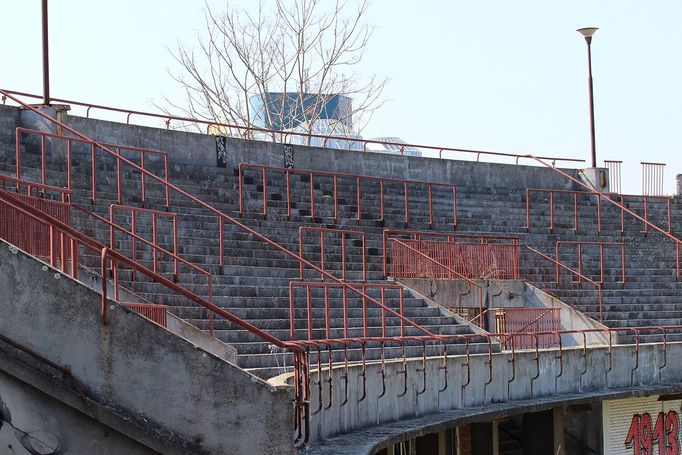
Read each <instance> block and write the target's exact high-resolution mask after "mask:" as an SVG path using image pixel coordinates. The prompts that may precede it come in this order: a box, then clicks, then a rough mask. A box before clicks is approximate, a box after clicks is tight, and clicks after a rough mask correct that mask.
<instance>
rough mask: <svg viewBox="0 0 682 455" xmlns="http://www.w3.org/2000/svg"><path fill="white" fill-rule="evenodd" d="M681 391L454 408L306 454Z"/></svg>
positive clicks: (363, 450) (365, 454)
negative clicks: (569, 407) (565, 406)
mask: <svg viewBox="0 0 682 455" xmlns="http://www.w3.org/2000/svg"><path fill="white" fill-rule="evenodd" d="M681 391H682V383H678V384H671V385H667V386H651V387H638V388H628V389H622V390H618V391H606V392H594V393H589V392H588V393H581V394H566V395H562V396H557V397H551V398H541V399H535V400H521V401H514V402H512V403H492V404H488V405H486V406H483V407H476V408H468V409H458V410H453V411H448V412H441V413H438V414H430V415H427V416H421V417H415V418H413V419H404V420H401V421H399V422H393V423H389V424H386V425H381V426H374V427H370V428H366V429H363V430H358V431H354V432H351V433H348V434H344V435H340V436H335V437H333V438H329V439H327V440H325V441H318V442H314V443H312V444H310V446H309V447H308V451H307V453H310V454H316V455H371V454H374V453H376V452H377V451H379V450H381V449H383V448H385V447H387V446H389V445H390V444H395V443H397V442H399V441H404V440H406V439H411V438H415V437H418V436H422V435H425V434H428V433H434V432H438V431H443V430H447V429H450V428H454V427H457V426H461V425H466V424H468V423H472V422H487V421H490V420H493V419H499V418H502V417H506V416H510V415H514V414H520V413H526V412H538V411H543V410H546V409H551V408H553V407H556V406H564V405H574V404H586V403H597V402H601V401H603V400H615V399H618V398H630V397H641V396H648V395H657V394H675V393H680V392H681Z"/></svg>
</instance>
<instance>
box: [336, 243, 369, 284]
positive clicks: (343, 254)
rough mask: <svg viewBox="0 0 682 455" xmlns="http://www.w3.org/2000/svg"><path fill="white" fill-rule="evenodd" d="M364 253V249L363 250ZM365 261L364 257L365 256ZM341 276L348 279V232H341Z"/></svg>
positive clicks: (344, 279)
mask: <svg viewBox="0 0 682 455" xmlns="http://www.w3.org/2000/svg"><path fill="white" fill-rule="evenodd" d="M363 254H364V251H363ZM363 262H364V257H363ZM341 277H342V279H343V281H346V233H345V232H341Z"/></svg>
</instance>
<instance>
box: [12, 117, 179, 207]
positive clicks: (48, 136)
mask: <svg viewBox="0 0 682 455" xmlns="http://www.w3.org/2000/svg"><path fill="white" fill-rule="evenodd" d="M22 135H35V136H39V137H40V163H41V165H40V181H41V183H42V184H43V185H46V184H47V181H46V180H47V161H46V158H47V141H48V140H54V141H65V142H66V182H65V183H66V187H67V188H68V189H69V190H71V189H72V175H71V174H72V161H73V153H74V152H73V145H74V144H85V145H87V146H88V147H89V148H90V160H91V163H90V172H91V191H92V202H93V203H94V202H95V200H96V197H97V166H96V164H97V149H98V148H101V147H98V145H97V144H95V143H93V142H92V141H89V140H85V139H80V138H74V137H68V136H60V135H58V134H52V133H46V132H44V131H38V130H31V129H27V128H17V129H16V150H15V154H16V176H17V178H18V179H21V171H22V168H21V136H22ZM100 145H102V146H106V147H108V148H109V149H111V151H114V153H116V154H118V155H119V156H122V154H124V153H125V154H130V153H133V154H136V155H138V156H139V161H140V167H141V168H142V169H146V168H145V162H146V157H147V156H148V155H151V156H158V157H161V159H162V160H163V178H164V180H168V154H167V153H166V152H163V151H161V150H150V149H143V148H138V147H124V146H121V145H115V144H106V143H101V144H100ZM140 180H141V181H140V199H141V202H142V203H143V204H144V203H145V202H146V198H147V186H148V185H147V182H146V177H145V174H144V173H142V174H141V177H140ZM116 194H117V197H118V202H119V204H120V203H122V202H123V183H122V173H121V161H119V160H117V161H116ZM165 198H166V207H170V188H168V187H165Z"/></svg>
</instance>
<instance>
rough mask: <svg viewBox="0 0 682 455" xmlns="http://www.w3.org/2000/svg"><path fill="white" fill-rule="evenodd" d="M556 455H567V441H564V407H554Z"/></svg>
mask: <svg viewBox="0 0 682 455" xmlns="http://www.w3.org/2000/svg"><path fill="white" fill-rule="evenodd" d="M552 417H553V419H554V452H552V453H553V454H554V455H566V443H565V441H564V437H565V436H564V408H563V406H559V407H556V408H554V414H553V416H552Z"/></svg>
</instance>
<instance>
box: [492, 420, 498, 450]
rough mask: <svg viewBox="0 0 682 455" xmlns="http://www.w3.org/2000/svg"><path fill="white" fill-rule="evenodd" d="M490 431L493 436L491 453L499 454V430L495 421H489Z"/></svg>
mask: <svg viewBox="0 0 682 455" xmlns="http://www.w3.org/2000/svg"><path fill="white" fill-rule="evenodd" d="M491 432H492V438H493V451H492V455H499V454H500V432H499V431H498V429H497V421H496V420H495V421H493V422H492V423H491Z"/></svg>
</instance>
